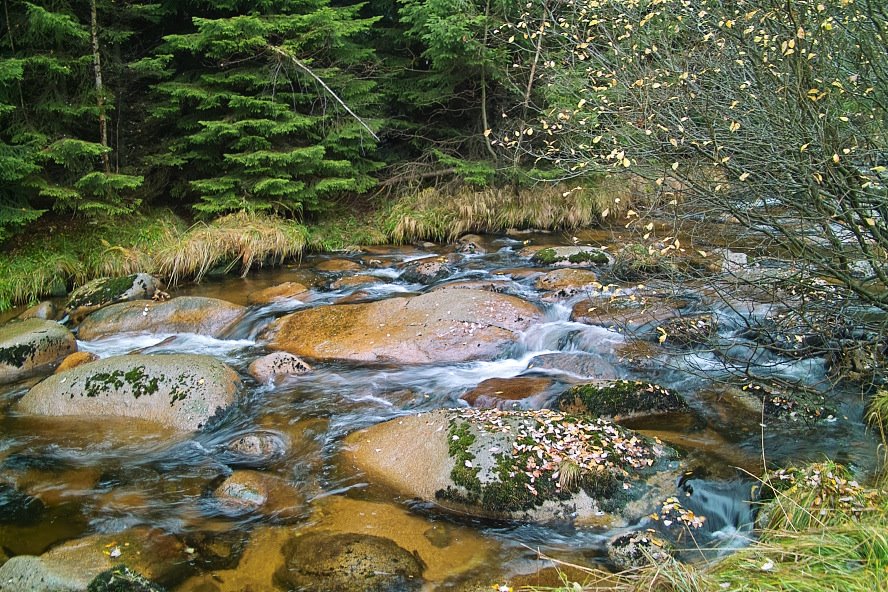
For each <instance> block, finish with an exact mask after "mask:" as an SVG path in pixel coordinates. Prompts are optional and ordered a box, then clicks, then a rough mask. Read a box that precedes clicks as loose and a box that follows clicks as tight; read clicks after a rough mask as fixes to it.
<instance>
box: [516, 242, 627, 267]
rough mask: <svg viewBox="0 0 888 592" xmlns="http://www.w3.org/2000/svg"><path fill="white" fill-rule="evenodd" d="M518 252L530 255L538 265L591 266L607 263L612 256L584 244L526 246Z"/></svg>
mask: <svg viewBox="0 0 888 592" xmlns="http://www.w3.org/2000/svg"><path fill="white" fill-rule="evenodd" d="M518 254H519V255H521V256H522V257H529V258H530V260H531V261H532V262H533V263H536V264H537V265H557V266H566V265H567V266H574V267H591V266H593V265H607V264H608V263H610V262H611V259H610V257H608V255H607V253H605V252H604V251H603V250H601V249H597V248H595V247H584V246H570V247H539V246H534V247H525V248H523V249H521V251H519V253H518Z"/></svg>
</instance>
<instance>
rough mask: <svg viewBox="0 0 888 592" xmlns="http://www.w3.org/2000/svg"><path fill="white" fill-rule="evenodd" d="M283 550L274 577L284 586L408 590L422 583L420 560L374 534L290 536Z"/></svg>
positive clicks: (341, 591)
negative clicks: (281, 560) (279, 565)
mask: <svg viewBox="0 0 888 592" xmlns="http://www.w3.org/2000/svg"><path fill="white" fill-rule="evenodd" d="M283 553H284V557H285V558H286V561H285V564H284V565H283V566H282V567H281V568H280V569H279V570H278V571H277V572H275V576H274V581H275V583H277V584H278V585H279V586H281V587H282V588H285V589H287V590H294V589H295V590H324V591H325V592H408V591H412V590H419V589H420V588H421V587H422V584H423V580H422V571H423V565H422V563H421V562H420V560H419V559H418V558H417V557H416V556H414V554H413V553H411V552H410V551H407V550H406V549H404V548H402V547H399V546H398V545H397V544H395V543H394V542H393V541H391V540H390V539H385V538H382V537H378V536H373V535H368V534H350V533H338V534H324V533H310V534H306V535H302V536H297V537H295V538H293V540H291V541H290V542H289V543H287V544H286V545H285V546H284V550H283Z"/></svg>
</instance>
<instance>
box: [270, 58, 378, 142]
mask: <svg viewBox="0 0 888 592" xmlns="http://www.w3.org/2000/svg"><path fill="white" fill-rule="evenodd" d="M268 49H269V50H270V51H271V52H272V53H275V54H277V55H279V56H281V57H283V58H286V59H288V60H290V61H291V62H293V64H295V65H296V67H297V68H299V69H300V70H302V71H303V72H305V73H306V74H308V75H309V76H311V77H312V78H314V79H315V80H316V81H317V83H318V84H320V85H321V86H322V87H324V90H325V91H327V94H329V95H330V96H331V97H333V98H334V99H336V102H337V103H339V104H340V105H342V108H343V109H345V110H346V112H347V113H348V114H349V115H351V116H352V117H354V118H355V120H356V121H357V122H358V123H360V124H361V126H362V127H363V128H364V129H365V130H367V131H368V132H369V133H370V135H371V136H373V139H374V140H376V141H377V142H378V141H379V136H377V135H376V134H375V133H373V130H372V129H370V126H369V125H367V124H366V123H365V122H364V120H363V119H361V118H360V117H358V115H357V113H355V112H354V111H352V110H351V108H350V107H349V106H348V105H346V104H345V101H343V100H342V99H341V98H339V95H337V94H336V93H335V92H333V89H331V88H330V87H329V86H327V83H326V82H324V81H323V80H322V79H321V77H320V76H318V75H317V74H315V73H314V71H313V70H312V69H311V68H309V67H308V66H306V65H305V64H304V63H303V62H302V61H300V60H299V59H298V58H296V56H294V55H293V54H291V53H289V52H287V51H285V50H284V49H282V48H280V47H276V46H274V45H269V46H268Z"/></svg>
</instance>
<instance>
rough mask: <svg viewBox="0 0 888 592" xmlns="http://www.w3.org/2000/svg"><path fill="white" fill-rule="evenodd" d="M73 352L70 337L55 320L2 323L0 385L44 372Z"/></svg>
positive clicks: (70, 334) (73, 345)
mask: <svg viewBox="0 0 888 592" xmlns="http://www.w3.org/2000/svg"><path fill="white" fill-rule="evenodd" d="M75 351H77V342H76V341H75V339H74V335H73V334H72V333H71V332H70V331H68V329H66V328H65V327H63V326H62V325H60V324H59V323H56V322H55V321H45V320H43V319H28V320H25V321H12V322H9V323H6V324H5V325H3V326H0V384H6V383H9V382H15V381H17V380H21V379H23V378H27V377H29V376H33V375H35V374H40V373H42V372H45V371H48V370H50V369H52V368H54V367H55V366H56V365H57V364H59V363H60V362H61V361H62V360H63V359H65V357H66V356H68V355H69V354H72V353H74V352H75Z"/></svg>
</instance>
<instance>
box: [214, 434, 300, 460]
mask: <svg viewBox="0 0 888 592" xmlns="http://www.w3.org/2000/svg"><path fill="white" fill-rule="evenodd" d="M286 452H287V444H286V442H285V441H284V439H283V438H282V437H281V436H279V435H277V434H274V433H271V432H259V433H255V434H247V435H245V436H241V437H239V438H237V439H235V440H232V441H231V442H229V443H228V444H227V445H226V446H225V452H223V456H222V458H221V460H222V462H224V463H226V464H228V465H229V466H260V465H263V464H265V463H267V462H269V461H271V460H273V459H275V458H279V457H282V456H284V454H286Z"/></svg>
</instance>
